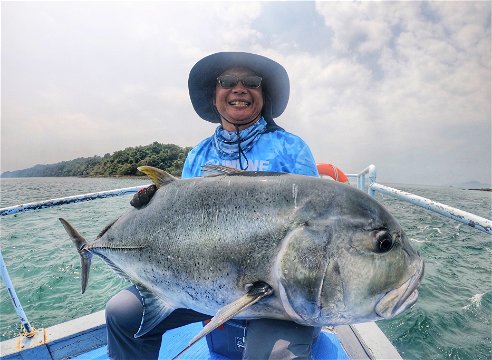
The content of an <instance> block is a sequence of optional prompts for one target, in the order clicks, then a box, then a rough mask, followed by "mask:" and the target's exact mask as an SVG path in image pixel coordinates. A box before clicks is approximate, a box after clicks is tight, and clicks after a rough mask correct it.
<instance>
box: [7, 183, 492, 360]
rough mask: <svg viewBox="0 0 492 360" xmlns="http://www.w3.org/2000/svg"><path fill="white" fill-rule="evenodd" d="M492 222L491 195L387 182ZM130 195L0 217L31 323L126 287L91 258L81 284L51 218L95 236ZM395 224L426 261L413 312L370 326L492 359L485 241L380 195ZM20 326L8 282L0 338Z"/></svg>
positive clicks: (427, 348) (62, 317)
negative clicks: (82, 287) (83, 285)
mask: <svg viewBox="0 0 492 360" xmlns="http://www.w3.org/2000/svg"><path fill="white" fill-rule="evenodd" d="M0 181H1V182H0V185H1V188H0V207H7V206H12V205H17V204H22V203H27V202H34V201H40V200H47V199H51V198H59V197H64V196H70V195H76V194H84V193H92V192H97V191H103V190H111V189H120V188H125V187H130V186H140V185H141V186H144V185H146V184H148V183H149V181H148V180H146V179H139V178H126V179H121V178H16V179H0ZM386 185H388V186H391V187H394V188H397V189H400V190H404V191H407V192H411V193H414V194H417V195H420V196H423V197H426V198H430V199H432V200H435V201H438V202H441V203H444V204H447V205H450V206H453V207H456V208H459V209H462V210H465V211H468V212H471V213H473V214H476V215H479V216H482V217H485V218H488V219H490V218H492V212H491V210H492V208H491V193H490V192H487V191H475V190H467V189H462V188H458V187H441V186H423V185H407V184H386ZM130 199H131V195H125V196H120V197H113V198H107V199H100V200H94V201H89V202H80V203H76V204H69V205H63V206H59V207H56V208H49V209H43V210H36V211H31V212H26V213H20V214H17V215H10V216H5V217H2V218H1V219H0V245H1V251H2V254H3V258H4V260H5V263H6V265H7V269H8V271H9V274H10V276H11V278H12V282H13V284H14V286H15V288H16V291H17V294H18V296H19V299H20V301H21V303H22V306H23V308H24V311H25V312H26V314H27V316H28V318H29V321H30V322H31V324H32V326H34V327H35V328H41V327H49V326H52V325H55V324H58V323H61V322H64V321H68V320H71V319H74V318H76V317H80V316H83V315H87V314H90V313H93V312H96V311H99V310H102V309H104V306H105V304H106V302H107V301H108V300H109V299H110V298H111V297H112V296H113V295H114V294H116V293H117V292H118V291H119V290H120V289H122V288H125V287H127V286H128V285H129V284H128V283H127V282H126V281H125V280H123V279H121V278H119V277H118V276H116V275H115V274H114V273H113V272H112V270H110V269H109V267H108V266H106V265H105V264H104V263H103V261H101V260H100V259H97V258H96V259H93V262H92V267H91V274H90V279H89V285H88V288H87V290H86V292H85V294H83V295H82V294H81V290H80V263H79V256H78V254H77V252H76V250H75V248H74V246H73V244H72V242H71V241H70V240H69V238H68V236H67V234H66V232H65V230H64V229H63V227H62V226H61V224H60V222H59V220H58V218H60V217H63V218H65V219H67V220H68V221H69V222H71V223H72V224H73V225H74V226H75V228H76V229H78V231H79V232H80V233H81V234H82V235H83V236H84V237H85V238H86V239H94V238H95V237H96V236H97V235H98V233H99V232H100V231H101V229H103V228H104V227H105V226H106V225H107V224H108V223H109V222H111V221H112V220H114V219H116V218H117V217H118V216H119V215H120V214H121V213H123V212H124V211H126V210H127V209H128V208H129V206H130V205H129V201H130ZM377 199H378V201H380V202H381V203H382V204H383V205H384V206H385V207H386V208H387V209H388V210H389V211H390V212H391V213H392V214H393V215H394V216H395V217H396V218H397V219H398V220H399V222H400V224H401V226H402V227H403V229H404V230H405V232H406V233H407V235H408V237H409V238H410V241H411V243H412V245H413V246H414V247H415V248H416V249H417V250H418V251H419V252H420V254H421V255H422V257H423V258H424V261H425V275H424V278H423V280H422V283H421V286H420V288H419V292H420V296H419V300H418V301H417V303H416V304H415V305H414V307H413V308H411V309H410V310H408V311H406V312H405V313H404V314H402V315H400V316H398V317H396V318H394V319H392V320H382V321H378V322H377V324H378V325H379V327H380V328H381V329H382V331H383V332H384V333H385V334H386V336H387V337H388V338H389V339H390V341H391V342H392V343H393V344H394V346H395V347H396V348H397V349H398V351H399V352H400V354H401V355H402V357H403V358H404V359H470V360H477V359H484V360H485V359H487V360H490V359H491V358H492V321H491V320H492V319H491V317H492V261H491V260H492V237H491V236H490V235H487V234H485V233H483V232H480V231H478V230H476V229H473V228H471V227H468V226H467V225H463V224H460V223H457V222H454V221H452V220H450V219H447V218H445V217H443V216H441V215H437V214H435V213H432V212H430V211H428V210H424V209H421V208H418V207H415V206H413V205H409V204H406V203H403V202H400V201H398V200H395V199H392V198H390V197H388V196H382V195H380V194H378V195H377ZM19 331H20V323H19V321H18V320H17V317H16V315H15V312H14V310H13V306H12V303H11V301H10V298H9V296H8V294H7V291H6V289H5V286H4V285H3V284H2V286H1V288H0V340H6V339H8V338H12V337H14V336H16V335H17V334H18V333H19Z"/></svg>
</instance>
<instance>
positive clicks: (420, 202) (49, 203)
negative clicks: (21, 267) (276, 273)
mask: <svg viewBox="0 0 492 360" xmlns="http://www.w3.org/2000/svg"><path fill="white" fill-rule="evenodd" d="M346 176H347V177H348V178H349V179H350V178H353V179H356V181H357V188H358V189H360V190H362V191H365V192H367V193H368V194H369V195H371V196H373V197H374V196H375V194H376V192H380V193H382V194H385V195H388V196H391V197H394V198H396V199H398V200H401V201H405V202H408V203H410V204H413V205H416V206H419V207H421V208H424V209H427V210H431V211H433V212H436V213H438V214H440V215H443V216H445V217H448V218H450V219H452V220H455V221H458V222H461V223H464V224H466V225H469V226H471V227H473V228H475V229H477V230H480V231H483V232H485V233H487V234H489V235H492V221H491V220H489V219H486V218H482V217H480V216H477V215H474V214H471V213H469V212H466V211H463V210H460V209H456V208H453V207H451V206H448V205H445V204H441V203H439V202H436V201H433V200H430V199H427V198H424V197H421V196H417V195H415V194H411V193H407V192H404V191H401V190H398V189H394V188H391V187H389V186H386V185H382V184H378V183H377V182H376V167H375V166H374V165H369V166H368V167H367V168H366V169H364V170H363V171H361V172H360V173H358V174H346ZM142 187H145V185H139V186H133V187H128V188H123V189H115V190H109V191H101V192H96V193H90V194H82V195H76V196H68V197H63V198H58V199H50V200H45V201H38V202H31V203H26V204H20V205H15V206H10V207H4V208H0V217H3V216H8V215H13V214H18V213H21V212H27V211H33V210H41V209H46V208H51V207H55V206H61V205H66V204H71V203H78V202H82V201H91V200H95V199H102V198H107V197H113V196H121V195H127V194H133V193H136V192H137V191H138V190H140V189H141V188H142ZM0 268H1V276H2V280H3V283H4V285H5V287H6V288H7V291H8V294H9V296H10V298H11V300H12V304H13V305H14V308H15V311H16V313H17V315H18V317H19V319H20V321H21V324H22V327H23V328H24V332H23V335H24V336H26V337H29V336H33V335H34V329H33V327H32V326H31V324H30V323H29V320H28V319H27V316H26V314H25V312H24V310H23V309H22V305H21V303H20V301H19V299H18V297H17V295H16V292H15V289H14V286H13V284H12V281H11V279H10V276H9V274H8V271H7V268H6V266H5V262H4V260H3V256H2V252H1V249H0Z"/></svg>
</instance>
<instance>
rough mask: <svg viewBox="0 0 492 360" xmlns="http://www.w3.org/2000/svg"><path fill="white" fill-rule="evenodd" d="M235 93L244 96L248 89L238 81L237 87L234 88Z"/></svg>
mask: <svg viewBox="0 0 492 360" xmlns="http://www.w3.org/2000/svg"><path fill="white" fill-rule="evenodd" d="M232 91H233V92H234V93H239V94H244V93H246V87H245V86H244V85H243V83H242V82H241V81H238V82H237V84H236V86H234V87H233V88H232Z"/></svg>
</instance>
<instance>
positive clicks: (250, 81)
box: [241, 75, 262, 89]
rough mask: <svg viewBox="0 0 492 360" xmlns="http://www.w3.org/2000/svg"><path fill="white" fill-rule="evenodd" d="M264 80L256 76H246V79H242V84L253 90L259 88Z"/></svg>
mask: <svg viewBox="0 0 492 360" xmlns="http://www.w3.org/2000/svg"><path fill="white" fill-rule="evenodd" d="M261 80H262V78H261V77H259V76H256V75H252V76H246V77H245V78H244V79H241V82H242V83H243V85H244V86H246V87H247V88H251V89H256V88H259V87H260V85H261Z"/></svg>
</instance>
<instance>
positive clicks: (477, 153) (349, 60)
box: [1, 1, 491, 185]
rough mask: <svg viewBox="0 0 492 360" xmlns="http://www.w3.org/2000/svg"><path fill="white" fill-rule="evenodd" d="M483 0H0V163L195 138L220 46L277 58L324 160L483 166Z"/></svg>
mask: <svg viewBox="0 0 492 360" xmlns="http://www.w3.org/2000/svg"><path fill="white" fill-rule="evenodd" d="M490 29H491V3H490V2H489V1H466V2H451V1H442V2H331V1H325V2H307V1H306V2H277V1H272V2H269V1H264V2H250V1H248V2H210V1H205V2H186V1H184V2H116V1H109V2H98V1H93V2H64V1H56V2H40V1H36V2H15V1H14V2H5V1H2V3H1V101H2V103H1V105H2V107H1V171H2V172H3V171H7V170H16V169H23V168H27V167H30V166H32V165H35V164H38V163H42V164H46V163H55V162H59V161H63V160H70V159H73V158H77V157H89V156H93V155H101V156H102V155H104V154H105V153H112V152H114V151H116V150H120V149H123V148H125V147H129V146H137V145H147V144H150V143H152V142H154V141H159V142H161V143H174V144H178V145H180V146H194V145H196V144H197V143H198V142H199V141H200V140H202V139H203V138H205V137H207V136H210V135H211V134H212V132H213V131H214V128H215V126H214V125H213V124H211V123H207V122H205V121H203V120H201V119H200V118H199V117H198V115H196V113H195V112H194V110H193V108H192V106H191V103H190V101H189V97H188V89H187V79H188V73H189V70H190V68H191V67H192V66H193V64H194V63H195V62H196V61H198V60H199V59H201V58H202V57H204V56H206V55H208V54H210V53H214V52H218V51H248V52H254V53H259V54H262V55H265V56H268V57H271V58H272V59H274V60H276V61H278V62H280V63H281V64H283V65H284V66H285V68H286V69H287V71H288V73H289V76H290V79H291V97H290V101H289V105H288V107H287V110H286V111H285V113H284V114H283V115H282V116H281V117H280V118H279V119H278V120H277V122H278V123H279V124H280V125H281V126H283V127H284V128H285V129H287V130H289V131H291V132H293V133H295V134H297V135H299V136H301V137H302V138H303V139H304V140H305V141H306V142H307V143H308V144H309V145H310V147H311V149H312V152H313V154H314V156H315V159H316V160H317V161H318V162H330V163H333V164H336V165H337V166H339V167H340V168H341V169H343V170H344V171H345V172H348V173H352V172H358V171H360V170H362V169H364V168H365V167H366V166H367V165H369V164H371V163H373V164H375V165H376V166H377V168H378V176H379V178H378V179H379V180H380V181H382V182H399V183H415V184H431V185H433V184H442V185H448V184H459V183H462V182H466V181H470V180H477V181H480V182H482V183H487V184H489V183H490V181H491V31H490Z"/></svg>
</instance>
